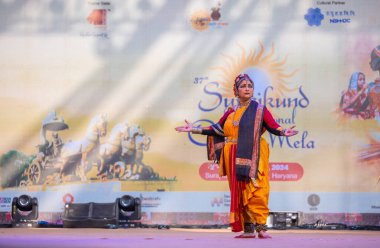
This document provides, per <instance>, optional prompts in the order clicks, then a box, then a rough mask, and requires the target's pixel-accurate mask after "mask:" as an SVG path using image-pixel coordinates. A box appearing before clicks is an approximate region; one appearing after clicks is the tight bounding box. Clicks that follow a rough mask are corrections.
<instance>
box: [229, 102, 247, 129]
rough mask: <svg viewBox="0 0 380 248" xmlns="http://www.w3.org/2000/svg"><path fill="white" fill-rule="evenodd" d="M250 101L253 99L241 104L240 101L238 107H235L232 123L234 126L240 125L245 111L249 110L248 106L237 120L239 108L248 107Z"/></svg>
mask: <svg viewBox="0 0 380 248" xmlns="http://www.w3.org/2000/svg"><path fill="white" fill-rule="evenodd" d="M250 103H251V101H248V102H245V103H243V104H240V103H239V105H238V106H237V108H236V109H235V112H234V115H233V116H232V125H233V126H234V127H237V126H239V123H240V119H241V117H243V115H244V112H245V111H246V110H247V108H246V109H244V111H243V113H242V114H241V115H240V118H239V119H237V120H236V121H235V115H236V112H237V110H238V109H239V108H242V107H247V106H248V105H249V104H250Z"/></svg>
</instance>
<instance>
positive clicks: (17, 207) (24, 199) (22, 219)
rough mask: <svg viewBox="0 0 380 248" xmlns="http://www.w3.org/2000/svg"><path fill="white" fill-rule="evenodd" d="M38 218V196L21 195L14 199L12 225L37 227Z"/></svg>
mask: <svg viewBox="0 0 380 248" xmlns="http://www.w3.org/2000/svg"><path fill="white" fill-rule="evenodd" d="M37 219H38V200H37V198H36V197H33V198H32V197H31V196H29V195H21V196H19V197H14V198H13V200H12V227H35V226H37Z"/></svg>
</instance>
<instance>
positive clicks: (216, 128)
mask: <svg viewBox="0 0 380 248" xmlns="http://www.w3.org/2000/svg"><path fill="white" fill-rule="evenodd" d="M232 112H234V109H233V108H231V107H230V108H228V110H227V111H226V112H225V113H224V115H223V116H222V118H220V120H219V121H218V122H217V123H216V124H214V125H212V126H208V127H199V126H198V127H194V125H193V124H192V123H191V122H189V121H187V120H185V123H186V124H185V125H183V126H179V127H176V128H175V130H176V131H177V132H192V133H197V134H203V135H212V136H224V133H223V128H222V127H223V125H224V122H225V121H226V119H227V117H228V116H229V115H230V114H231V113H232Z"/></svg>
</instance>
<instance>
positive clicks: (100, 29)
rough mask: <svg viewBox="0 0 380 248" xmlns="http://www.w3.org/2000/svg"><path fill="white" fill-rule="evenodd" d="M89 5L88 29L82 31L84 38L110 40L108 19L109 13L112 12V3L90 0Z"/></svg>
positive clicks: (81, 34)
mask: <svg viewBox="0 0 380 248" xmlns="http://www.w3.org/2000/svg"><path fill="white" fill-rule="evenodd" d="M87 4H88V5H89V7H90V11H89V13H88V15H87V17H86V21H87V23H88V24H90V25H87V26H88V28H86V29H87V30H86V31H82V32H81V33H80V36H82V37H95V38H106V39H107V38H108V32H107V19H108V12H109V11H111V3H110V2H108V1H98V0H95V1H93V0H89V1H87Z"/></svg>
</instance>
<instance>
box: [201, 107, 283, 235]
mask: <svg viewBox="0 0 380 248" xmlns="http://www.w3.org/2000/svg"><path fill="white" fill-rule="evenodd" d="M279 128H280V125H278V124H277V123H276V121H275V120H274V119H273V117H272V115H271V113H270V112H269V111H268V110H267V109H266V107H265V106H263V105H261V104H259V103H258V102H256V101H250V103H249V105H248V106H241V107H237V108H235V109H234V108H229V109H228V110H227V112H226V113H225V114H224V115H223V117H222V118H221V119H220V120H219V122H218V123H217V124H215V125H212V126H210V127H207V128H204V129H203V130H202V134H205V135H208V139H207V148H208V156H209V159H214V160H217V161H218V162H219V166H220V167H219V174H220V176H226V175H227V178H228V182H229V187H230V192H231V207H230V225H231V227H232V231H234V232H240V231H243V230H244V231H245V232H253V231H254V228H255V229H256V230H257V231H258V232H259V231H261V230H264V231H266V226H265V224H266V221H267V217H268V213H269V209H268V198H269V146H268V144H267V142H266V141H265V139H264V138H262V137H261V135H262V134H263V133H264V132H265V130H268V131H269V132H271V133H273V134H275V135H279V136H280V135H282V133H281V131H280V130H278V129H279Z"/></svg>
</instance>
